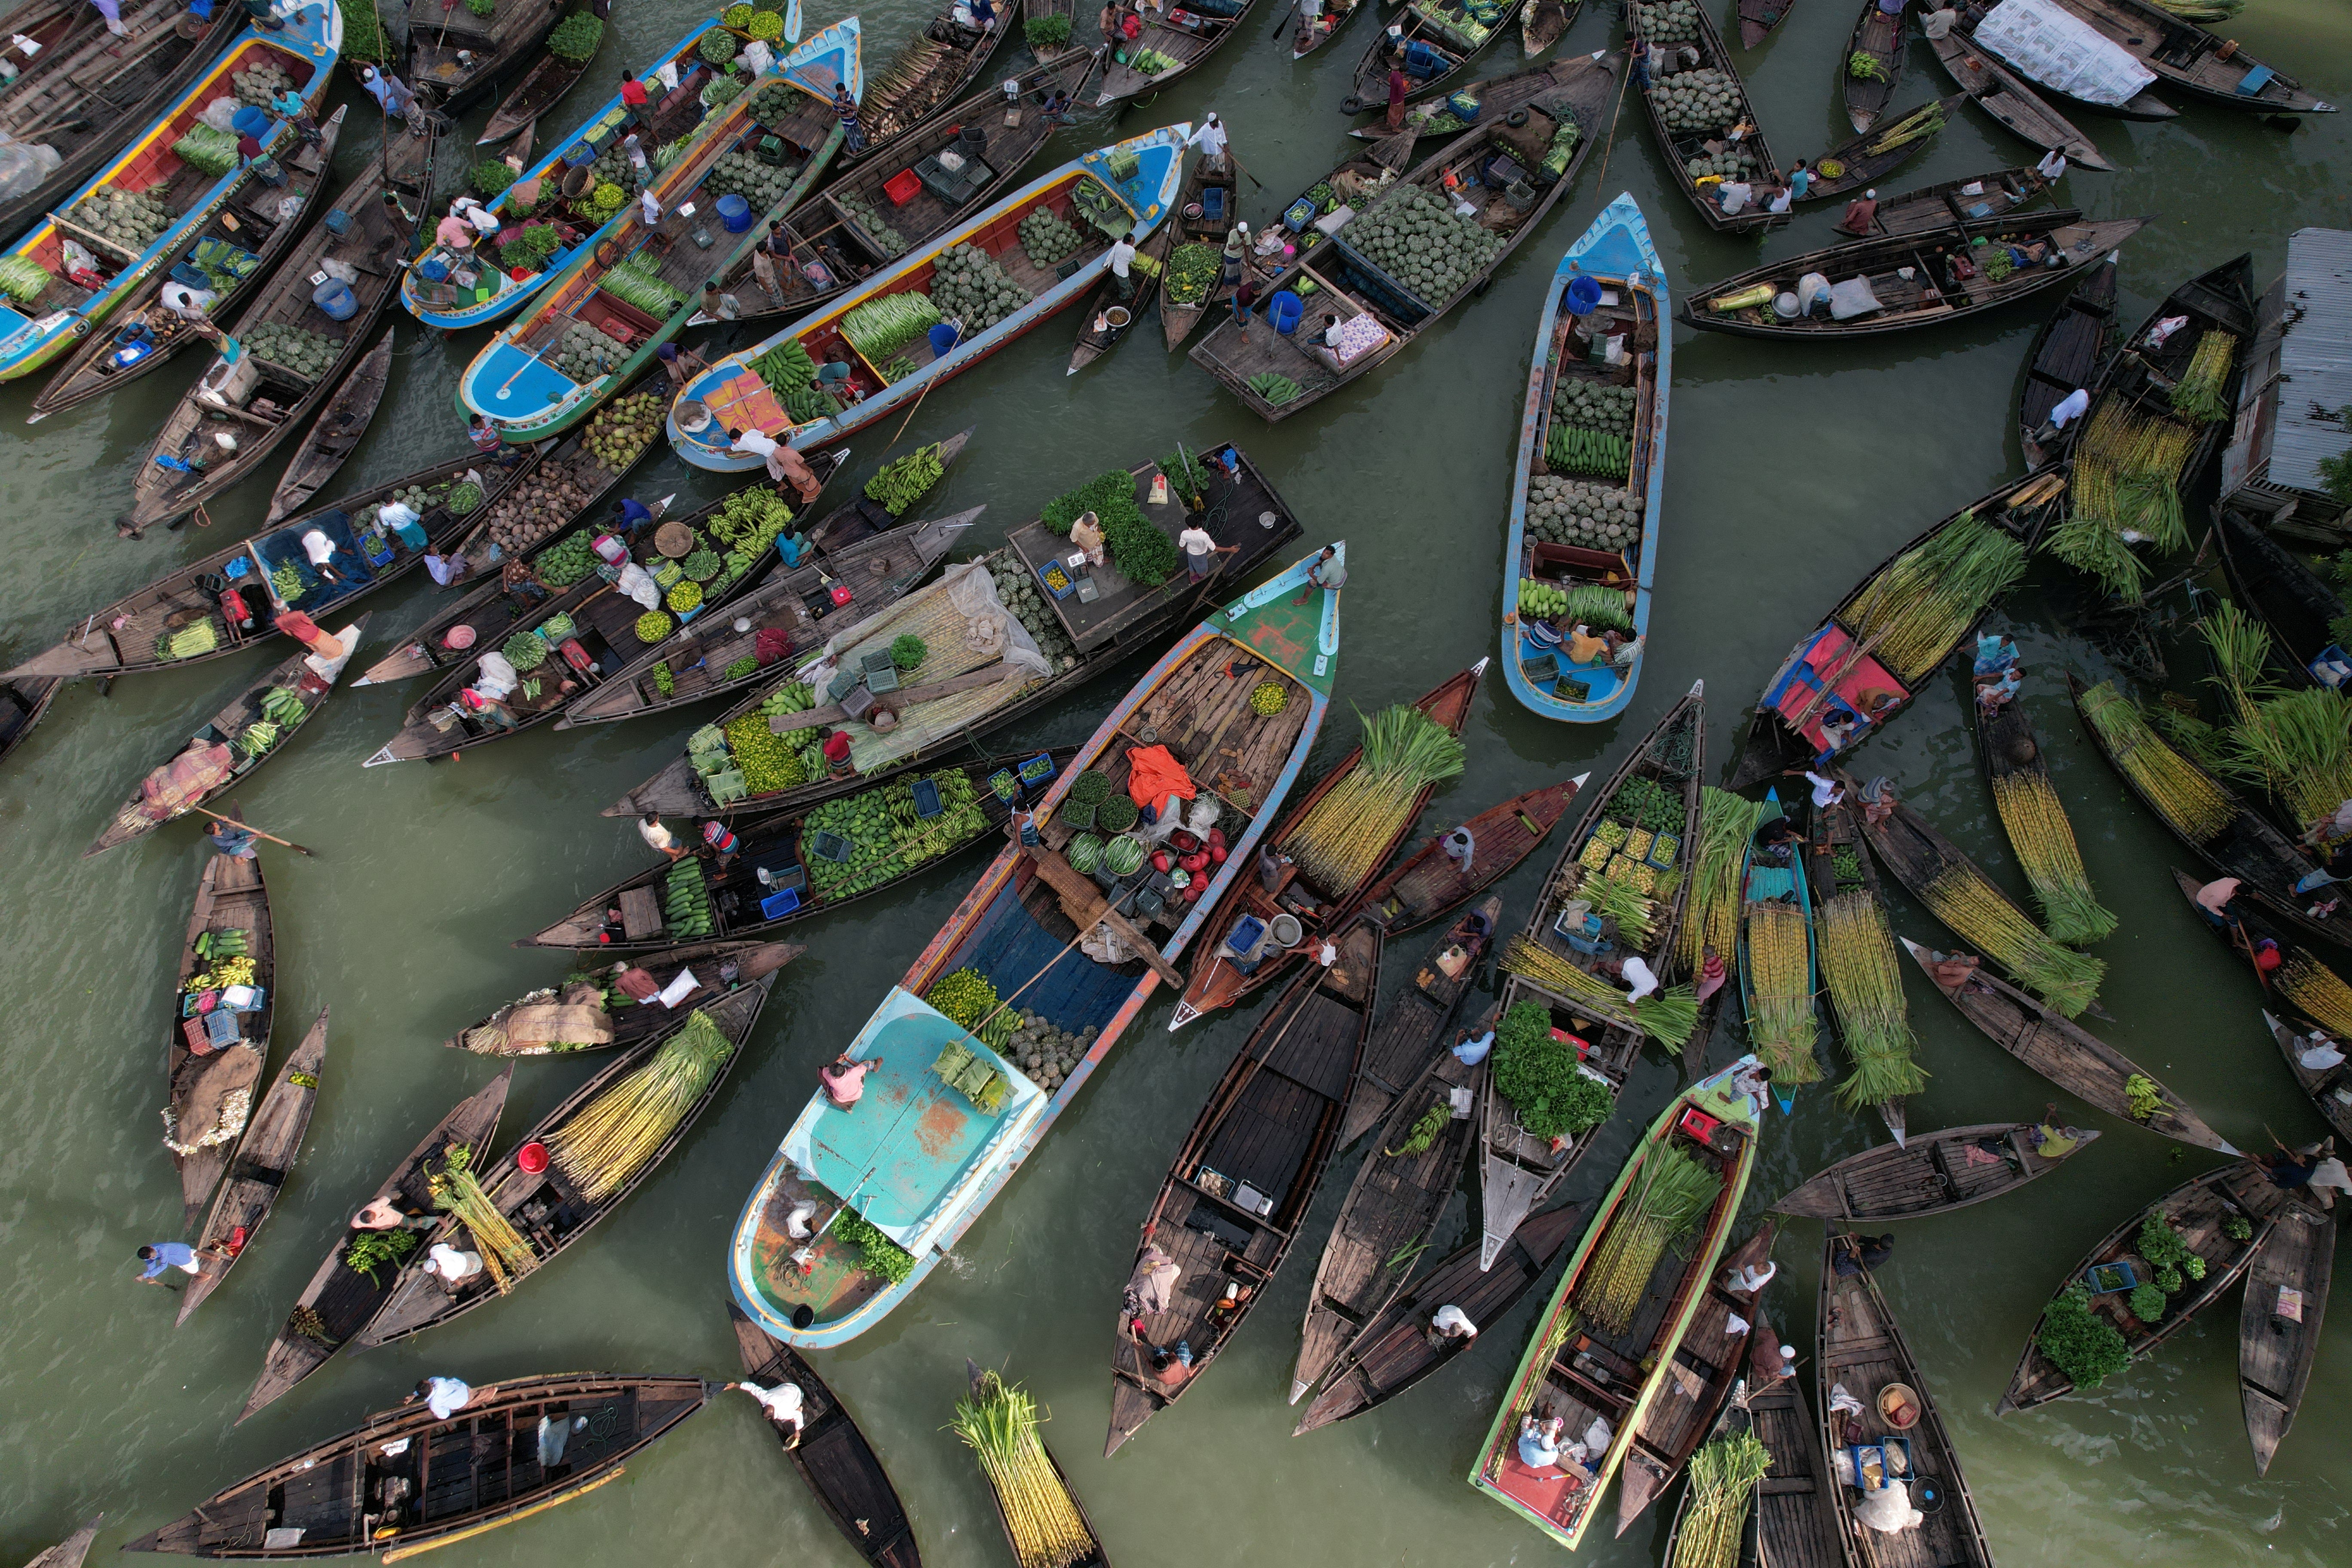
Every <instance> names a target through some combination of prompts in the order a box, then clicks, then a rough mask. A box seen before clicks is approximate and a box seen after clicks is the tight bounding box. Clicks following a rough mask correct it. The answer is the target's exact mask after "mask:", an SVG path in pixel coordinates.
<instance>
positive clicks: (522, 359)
mask: <svg viewBox="0 0 2352 1568" xmlns="http://www.w3.org/2000/svg"><path fill="white" fill-rule="evenodd" d="M477 389H478V390H477ZM579 389H580V384H579V383H578V382H576V381H574V380H572V378H571V377H570V376H568V375H566V374H563V373H562V371H560V370H558V369H556V368H555V367H554V366H553V365H551V364H550V363H548V362H547V361H545V360H544V359H541V357H540V356H539V355H537V354H535V353H531V352H530V350H529V349H526V348H524V347H522V346H521V345H520V344H519V343H514V342H496V343H492V344H491V345H490V346H489V348H488V350H486V351H485V352H484V353H483V354H482V356H481V358H479V359H478V360H477V361H475V362H474V364H473V365H472V367H471V368H470V369H469V370H468V371H467V374H466V390H465V394H464V395H465V399H466V401H467V403H468V404H470V405H474V406H476V407H478V408H480V409H482V410H483V411H484V412H485V413H487V414H489V415H490V417H492V418H494V419H499V420H509V419H521V418H524V417H526V416H530V415H532V414H535V413H537V412H538V411H539V410H541V409H542V408H550V407H552V406H554V405H556V404H559V403H561V402H562V401H563V400H564V399H565V398H567V397H570V396H571V395H572V394H573V393H575V392H577V391H578V390H579ZM494 410H495V412H493V411H494Z"/></svg>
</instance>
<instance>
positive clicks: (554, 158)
mask: <svg viewBox="0 0 2352 1568" xmlns="http://www.w3.org/2000/svg"><path fill="white" fill-rule="evenodd" d="M716 26H719V24H718V22H717V21H716V20H715V19H714V20H712V21H708V22H705V23H703V24H702V25H701V26H698V27H697V28H695V29H694V31H692V32H690V33H688V34H687V36H686V37H683V38H680V39H679V40H678V41H677V43H676V44H674V45H673V46H671V47H670V50H669V52H668V53H667V54H665V55H662V56H660V57H659V58H656V59H655V60H654V61H653V62H652V63H651V64H650V65H647V66H645V67H643V68H641V69H640V71H639V73H638V74H640V75H642V76H648V77H649V76H651V75H653V74H654V72H656V71H657V70H659V69H661V68H662V67H664V66H666V65H667V64H669V63H670V62H671V61H672V60H675V59H677V58H680V57H682V56H685V55H688V54H689V53H690V52H691V51H692V50H693V48H694V47H695V46H696V44H698V42H700V41H701V38H702V35H703V34H705V33H707V32H709V31H710V29H711V28H713V27H716ZM627 112H628V110H627V108H626V106H625V105H624V104H623V103H622V102H621V95H620V94H619V93H617V92H615V93H614V95H613V96H612V97H611V98H608V99H606V100H604V103H603V105H602V106H600V107H599V108H598V109H597V110H596V112H595V113H593V114H592V115H590V116H588V118H587V119H585V120H583V121H581V122H580V125H579V127H578V129H576V130H574V131H573V132H572V133H571V134H570V135H568V136H564V137H562V138H560V139H558V140H557V142H555V146H554V150H553V151H552V152H551V153H548V154H547V156H546V157H544V158H541V160H540V161H539V162H538V163H534V164H532V165H531V166H530V168H528V169H526V170H524V171H523V174H522V178H520V180H517V181H516V182H515V183H514V184H513V185H510V186H509V187H508V188H507V189H505V190H503V191H500V192H499V194H498V195H495V196H492V197H491V198H490V199H489V200H488V201H487V202H485V203H483V204H482V205H485V206H487V207H488V208H489V209H490V210H491V211H492V212H494V213H496V214H498V215H499V218H500V219H501V220H502V221H504V220H507V219H509V216H510V215H511V214H512V210H513V206H514V202H513V197H514V194H515V192H516V191H517V190H520V189H522V188H524V187H526V186H528V185H530V183H531V182H532V181H534V180H537V181H541V182H544V184H542V185H541V197H540V200H541V203H543V204H545V205H546V206H547V207H548V208H549V209H551V210H552V209H557V208H560V207H562V205H564V204H563V203H562V198H561V196H559V195H556V194H555V191H554V189H553V187H554V186H556V185H557V184H561V183H562V179H563V172H564V170H565V169H566V168H567V167H570V166H571V165H572V164H575V163H593V162H594V160H595V154H596V152H597V150H598V149H600V148H602V147H604V145H605V144H607V143H608V142H611V141H612V140H613V139H614V137H616V136H618V135H619V134H620V133H621V132H620V127H621V120H622V117H623V116H624V115H625V114H626V113H627ZM538 210H539V209H538V208H537V207H534V208H533V213H534V215H536V214H537V212H538ZM627 210H629V209H628V208H626V207H624V208H623V209H622V212H626V211H627ZM518 221H520V220H518ZM620 221H621V213H618V212H616V213H614V215H613V216H611V217H610V218H607V219H606V220H605V221H604V223H603V224H601V225H599V226H597V227H596V228H595V230H594V231H593V233H585V234H583V235H582V236H581V237H580V241H579V243H578V244H576V245H568V246H565V247H562V248H561V249H558V250H555V251H552V252H551V253H550V254H549V256H548V258H547V261H546V264H545V265H544V266H542V267H541V268H540V269H539V270H538V271H536V272H532V273H530V274H527V275H526V276H524V277H522V278H515V277H513V276H511V275H510V274H509V272H507V271H506V270H504V269H502V268H496V267H481V268H476V267H475V265H474V263H473V260H472V257H471V253H470V252H468V253H466V254H462V255H461V254H459V253H458V252H456V251H453V250H451V249H449V248H448V247H446V246H443V245H439V244H436V245H435V246H433V247H432V248H430V249H428V250H427V251H425V254H424V255H423V256H422V257H421V258H418V260H417V263H416V265H415V266H414V267H412V268H409V269H408V271H407V273H406V274H405V275H404V276H403V278H402V279H401V282H400V306H401V309H402V310H406V311H407V312H408V313H409V314H410V315H412V316H414V317H415V318H416V319H417V320H418V321H422V322H424V323H425V325H426V326H428V327H439V328H440V329H441V330H442V331H447V332H455V331H463V330H464V329H466V328H467V327H487V326H488V325H490V324H491V323H492V322H494V321H505V320H506V319H507V318H508V317H509V316H511V315H513V314H514V313H515V312H516V311H517V310H521V309H522V307H523V303H524V301H526V300H530V298H531V297H532V296H533V295H535V294H537V293H538V292H539V291H540V290H541V289H543V288H545V287H546V286H547V284H548V282H549V280H550V279H555V278H559V277H562V274H563V271H564V269H565V268H568V267H570V266H571V265H572V262H573V261H575V260H577V259H578V258H580V257H582V256H583V255H585V254H587V253H588V252H590V251H593V250H594V249H595V247H596V242H597V241H598V240H600V239H603V238H604V237H605V236H606V235H608V234H610V233H612V232H613V230H614V227H616V226H618V225H619V223H620ZM429 272H439V273H441V274H443V276H442V277H441V278H439V279H433V278H430V277H428V276H427V274H428V273H429ZM469 279H470V281H469Z"/></svg>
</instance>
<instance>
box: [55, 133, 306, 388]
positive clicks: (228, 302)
mask: <svg viewBox="0 0 2352 1568" xmlns="http://www.w3.org/2000/svg"><path fill="white" fill-rule="evenodd" d="M350 112H351V106H350V105H348V104H338V105H336V107H335V111H334V113H332V114H331V115H329V116H328V117H327V119H326V121H325V122H324V123H323V124H321V125H320V127H319V140H318V141H317V142H310V143H306V144H303V145H301V146H299V147H291V148H289V147H287V146H285V145H283V144H282V143H281V145H279V147H278V156H277V160H276V161H277V163H278V166H279V167H280V168H282V169H284V170H285V171H286V172H287V176H288V177H287V181H286V183H285V184H282V185H276V186H272V185H267V184H262V183H261V182H260V181H259V180H258V179H253V180H249V181H246V182H244V183H242V184H240V185H239V186H238V188H237V189H236V191H234V192H232V193H231V194H230V196H229V198H228V199H227V200H226V201H225V202H224V203H222V205H220V206H218V207H216V208H215V209H214V210H213V213H212V216H210V217H209V218H208V219H206V220H205V222H204V223H202V224H199V225H197V226H195V227H194V228H192V229H189V230H187V231H185V232H184V234H183V236H182V237H181V239H180V241H179V243H178V244H177V245H176V246H174V247H171V248H170V249H169V250H167V251H166V252H165V253H164V254H163V256H162V257H160V258H159V264H158V266H157V267H156V268H155V270H153V271H152V272H149V273H148V274H147V275H146V278H145V280H144V281H143V282H142V283H140V284H139V285H138V286H137V287H136V288H135V289H132V290H131V292H130V293H129V294H128V295H127V296H125V298H124V299H123V300H122V303H121V306H120V307H119V308H118V309H117V310H116V311H115V312H114V313H115V315H116V316H117V317H119V318H120V324H118V325H117V326H116V327H115V328H114V330H113V331H106V332H95V331H85V334H84V335H83V337H82V340H81V342H80V345H79V347H77V348H76V349H75V350H74V351H73V353H72V356H71V357H70V358H68V360H67V361H66V363H64V364H62V365H59V366H58V373H57V374H55V375H53V376H51V377H49V379H48V381H47V383H46V384H44V385H43V386H42V387H41V390H40V391H39V392H38V393H37V394H35V395H34V397H33V411H32V412H31V413H30V414H28V415H26V416H25V423H26V424H27V425H37V424H39V423H40V422H41V421H42V420H44V419H46V418H47V417H48V416H50V415H52V414H58V413H61V412H63V411H64V410H66V409H68V408H74V407H79V405H82V404H85V403H89V402H91V401H92V400H94V399H97V398H100V397H104V396H105V395H108V394H109V393H111V392H117V391H120V390H121V388H123V387H125V386H128V385H130V384H131V383H132V382H134V381H136V380H138V379H139V378H140V377H141V376H143V375H145V374H147V373H148V372H149V371H152V370H155V369H158V368H160V367H162V366H163V364H165V363H168V362H169V361H170V360H172V359H173V357H174V356H175V355H177V354H178V353H180V351H181V350H182V349H184V348H186V347H187V346H188V345H189V344H190V343H191V342H196V341H198V340H197V338H196V335H195V334H194V333H193V332H191V331H188V330H187V324H186V323H185V322H184V321H182V320H181V318H180V317H179V316H177V315H176V314H174V313H173V312H172V311H170V310H165V309H163V306H161V305H159V304H157V303H155V300H156V296H158V295H159V294H161V293H162V292H163V285H164V284H165V283H166V282H168V281H169V280H170V278H171V268H172V266H173V265H174V264H177V263H182V262H185V261H187V260H188V258H189V257H190V256H191V255H192V254H193V253H194V251H195V249H196V247H199V246H204V247H205V254H206V256H207V258H211V257H214V256H216V255H224V254H232V253H233V254H235V255H236V256H237V257H239V258H241V259H240V260H239V262H238V265H239V266H241V267H244V268H245V270H244V271H243V273H242V274H241V275H239V276H236V277H235V278H233V279H228V287H226V289H221V288H217V287H215V290H214V292H215V294H216V295H217V296H218V297H217V298H216V299H215V300H214V301H213V303H212V305H211V306H210V307H209V308H208V309H209V310H210V311H211V313H213V314H215V315H226V314H227V313H228V312H229V311H230V310H233V309H234V308H235V307H236V304H237V302H238V301H239V300H243V299H244V298H245V296H246V295H247V294H248V293H250V292H251V291H252V290H253V289H257V288H259V287H260V286H261V284H262V283H263V281H264V280H266V279H268V277H269V275H270V269H271V268H272V267H273V266H274V265H275V264H276V262H277V260H278V258H279V257H280V256H282V255H284V254H285V252H286V247H289V246H290V245H292V244H293V243H294V238H295V237H296V236H297V235H299V234H300V233H301V232H302V222H303V219H304V218H306V217H308V216H310V211H311V209H312V208H313V207H315V206H317V205H318V204H319V202H320V198H322V197H323V196H325V195H326V194H327V188H328V186H329V185H330V184H332V183H333V180H334V159H335V144H336V143H337V142H339V141H340V140H341V137H342V132H343V121H344V118H345V117H346V116H347V115H348V114H349V113H350ZM248 167H249V165H248ZM214 276H215V283H217V282H218V281H220V280H221V279H224V278H227V274H226V273H220V274H216V275H214Z"/></svg>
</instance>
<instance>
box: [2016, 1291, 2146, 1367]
mask: <svg viewBox="0 0 2352 1568" xmlns="http://www.w3.org/2000/svg"><path fill="white" fill-rule="evenodd" d="M2034 1342H2035V1343H2036V1344H2038V1345H2039V1346H2040V1347H2041V1350H2042V1354H2043V1355H2045V1356H2047V1357H2049V1358H2050V1363H2051V1364H2052V1365H2053V1366H2055V1367H2056V1368H2057V1369H2058V1370H2059V1371H2060V1372H2063V1373H2065V1374H2066V1376H2067V1378H2068V1380H2069V1381H2071V1382H2072V1383H2073V1384H2074V1386H2075V1388H2076V1389H2078V1390H2080V1389H2089V1388H2096V1387H2098V1386H2099V1384H2103V1383H2105V1382H2106V1380H2107V1379H2108V1378H2109V1377H2111V1376H2113V1375H2114V1374H2115V1373H2119V1372H2121V1371H2123V1369H2124V1368H2125V1367H2126V1366H2128V1365H2129V1364H2131V1349H2130V1347H2129V1346H2127V1345H2126V1344H2125V1343H2124V1337H2123V1335H2122V1334H2121V1333H2120V1332H2118V1331H2116V1326H2115V1325H2114V1324H2113V1323H2111V1322H2109V1321H2107V1320H2106V1319H2105V1318H2103V1317H2101V1316H2099V1314H2097V1313H2096V1312H2094V1311H2092V1310H2091V1293H2090V1291H2089V1290H2087V1289H2084V1288H2083V1287H2082V1286H2081V1285H2073V1286H2069V1287H2068V1288H2067V1289H2066V1291H2065V1293H2064V1294H2063V1295H2062V1296H2060V1297H2059V1298H2058V1299H2057V1300H2055V1301H2053V1302H2051V1303H2050V1309H2049V1310H2048V1311H2045V1312H2044V1313H2042V1327H2041V1330H2040V1331H2038V1332H2037V1333H2036V1334H2035V1336H2034Z"/></svg>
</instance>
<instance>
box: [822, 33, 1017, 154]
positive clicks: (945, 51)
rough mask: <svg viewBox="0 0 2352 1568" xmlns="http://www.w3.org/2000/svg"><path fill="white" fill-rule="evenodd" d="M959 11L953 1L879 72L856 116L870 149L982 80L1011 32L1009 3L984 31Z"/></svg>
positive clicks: (959, 95) (925, 117) (897, 134)
mask: <svg viewBox="0 0 2352 1568" xmlns="http://www.w3.org/2000/svg"><path fill="white" fill-rule="evenodd" d="M957 9H958V7H957V6H956V5H954V4H953V3H952V0H950V4H949V5H945V6H943V7H942V8H941V9H940V14H939V15H938V16H934V17H932V18H931V20H930V22H929V25H928V26H925V27H924V28H923V30H922V31H921V32H920V33H919V34H917V35H916V36H915V37H911V38H909V39H908V40H907V43H906V45H905V47H902V48H901V49H900V50H899V51H898V56H897V58H894V59H892V60H891V62H890V63H889V64H888V65H887V66H885V67H883V68H882V69H881V70H879V71H877V72H876V73H875V76H874V80H873V83H872V89H873V90H872V92H871V94H870V95H869V96H868V97H866V99H865V100H864V101H863V104H862V105H861V110H860V112H859V114H858V117H857V118H858V123H859V125H860V127H861V128H862V129H863V130H864V131H865V133H866V141H867V143H868V144H869V145H871V144H873V143H877V142H888V141H891V140H893V139H895V138H897V137H899V136H902V135H904V134H906V133H907V132H909V131H912V130H914V129H915V128H916V127H917V126H919V125H921V124H923V123H925V122H926V121H929V120H930V119H931V118H932V117H933V116H934V115H936V114H937V113H938V112H939V111H940V110H941V109H943V108H945V107H946V106H947V105H948V104H950V102H952V101H954V100H957V99H959V98H961V96H962V95H963V94H964V93H965V92H966V91H967V90H969V89H971V85H972V83H974V82H976V81H978V80H980V79H981V73H982V71H985V70H986V69H987V68H988V62H989V61H990V60H991V59H992V58H994V57H995V54H996V50H997V47H998V46H999V45H1000V44H1002V43H1003V42H1004V39H1005V36H1006V35H1007V34H1008V33H1010V32H1011V31H1012V24H1011V23H1010V22H1009V21H1008V20H1007V18H1008V17H1009V16H1011V15H1012V11H1013V6H1012V5H1011V4H1009V3H1008V4H1007V5H1005V6H1004V8H1003V10H1001V11H999V12H997V13H996V15H995V17H994V18H993V20H992V22H991V23H990V25H989V26H985V27H974V26H967V25H965V24H964V23H963V22H961V21H959V20H958V19H957V16H956V12H957ZM965 14H966V15H967V16H968V15H970V13H969V11H967V12H966V13H965Z"/></svg>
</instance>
